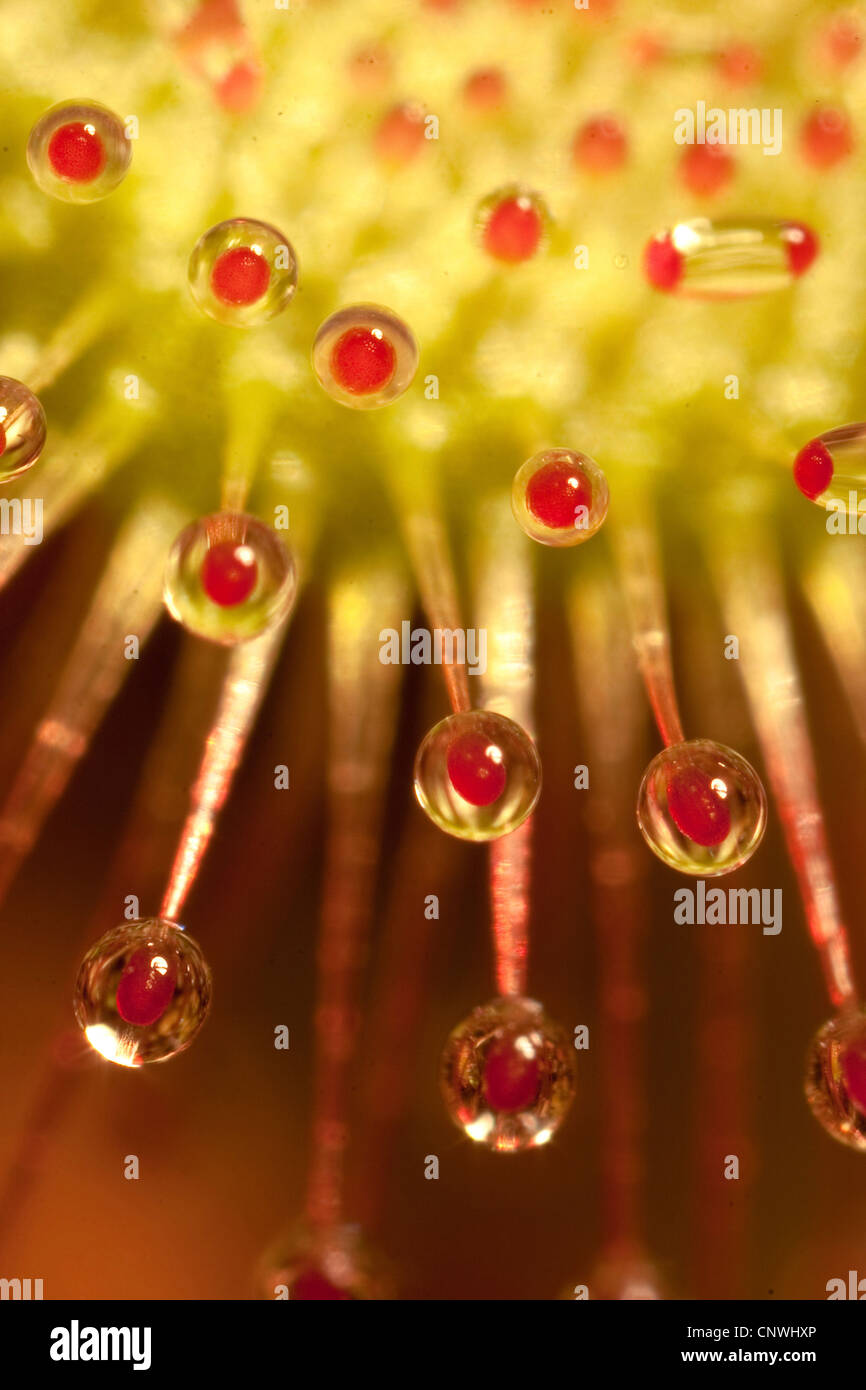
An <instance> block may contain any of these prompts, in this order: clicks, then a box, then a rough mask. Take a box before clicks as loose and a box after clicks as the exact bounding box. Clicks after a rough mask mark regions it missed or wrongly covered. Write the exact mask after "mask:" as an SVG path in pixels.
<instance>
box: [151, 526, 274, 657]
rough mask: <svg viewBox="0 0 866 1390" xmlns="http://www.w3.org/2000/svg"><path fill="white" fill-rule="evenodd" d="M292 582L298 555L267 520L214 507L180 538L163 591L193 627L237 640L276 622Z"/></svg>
mask: <svg viewBox="0 0 866 1390" xmlns="http://www.w3.org/2000/svg"><path fill="white" fill-rule="evenodd" d="M295 588H296V574H295V563H294V559H293V557H292V555H291V552H290V551H289V550H288V549H287V548H286V546H285V545H284V543H283V541H282V540H281V539H280V537H279V536H278V535H277V533H276V532H275V531H274V530H273V529H272V528H271V527H270V526H266V525H265V523H264V522H263V521H259V520H258V518H256V517H254V516H249V515H248V514H247V513H245V512H216V513H214V514H213V515H212V516H205V517H200V518H199V520H198V521H194V522H192V523H191V524H190V525H189V526H187V527H185V529H184V530H183V531H181V533H180V535H179V536H178V537H177V539H176V540H175V542H174V544H173V546H172V548H171V550H170V552H169V556H168V561H167V564H166V570H165V583H164V597H165V603H166V607H167V608H168V611H169V613H170V614H171V616H172V617H173V618H175V619H177V621H178V622H179V623H182V624H183V626H184V627H185V628H186V629H187V631H188V632H193V633H195V634H196V636H198V637H205V638H207V639H208V640H209V641H211V642H219V643H221V644H222V645H223V646H234V645H235V644H236V643H237V642H246V641H248V640H249V639H250V638H253V637H259V636H260V635H261V634H262V633H263V632H266V631H267V630H268V629H269V628H271V627H273V625H274V624H275V623H277V622H279V620H280V619H281V618H283V617H284V616H285V615H286V613H287V612H288V611H289V608H290V607H291V605H292V601H293V599H294V597H295Z"/></svg>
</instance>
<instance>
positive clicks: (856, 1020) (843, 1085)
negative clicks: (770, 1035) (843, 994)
mask: <svg viewBox="0 0 866 1390" xmlns="http://www.w3.org/2000/svg"><path fill="white" fill-rule="evenodd" d="M806 1099H807V1100H808V1102H809V1105H810V1107H811V1110H812V1113H813V1115H814V1116H815V1118H816V1119H817V1120H818V1122H819V1123H820V1124H822V1125H823V1126H824V1128H825V1129H826V1131H827V1133H828V1134H830V1135H832V1137H833V1138H834V1139H838V1141H839V1143H840V1144H846V1145H847V1146H848V1148H851V1149H859V1150H860V1151H861V1152H866V1009H863V1008H852V1009H850V1010H849V1011H847V1012H845V1013H843V1014H840V1015H839V1016H838V1017H837V1018H831V1019H830V1021H829V1022H828V1023H825V1024H824V1026H823V1028H819V1030H818V1032H817V1033H816V1034H815V1037H814V1038H813V1040H812V1044H811V1047H810V1049H809V1056H808V1060H807V1064H806Z"/></svg>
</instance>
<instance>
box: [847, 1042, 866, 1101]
mask: <svg viewBox="0 0 866 1390" xmlns="http://www.w3.org/2000/svg"><path fill="white" fill-rule="evenodd" d="M842 1079H843V1080H844V1082H845V1089H846V1091H847V1092H848V1095H849V1097H850V1099H851V1100H852V1101H853V1102H854V1104H855V1105H856V1106H857V1109H858V1110H862V1112H863V1113H864V1115H866V1039H861V1040H860V1041H859V1042H855V1043H852V1044H851V1045H850V1046H849V1047H846V1049H845V1051H844V1052H843V1054H842Z"/></svg>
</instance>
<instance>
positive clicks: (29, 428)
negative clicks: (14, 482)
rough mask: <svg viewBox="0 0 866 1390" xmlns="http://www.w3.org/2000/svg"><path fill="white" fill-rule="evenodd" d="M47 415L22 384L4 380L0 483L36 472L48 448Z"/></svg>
mask: <svg viewBox="0 0 866 1390" xmlns="http://www.w3.org/2000/svg"><path fill="white" fill-rule="evenodd" d="M45 435H46V425H45V411H44V410H43V409H42V405H41V403H40V401H39V400H38V398H37V397H36V396H34V394H33V392H32V391H31V390H29V389H28V387H26V386H25V385H24V383H23V382H21V381H16V380H15V378H14V377H11V376H0V483H8V482H9V480H10V478H17V477H18V476H19V474H21V473H26V472H27V469H28V468H32V467H33V465H34V463H35V462H36V460H37V459H38V458H39V455H40V454H41V453H42V450H43V448H44V447H45Z"/></svg>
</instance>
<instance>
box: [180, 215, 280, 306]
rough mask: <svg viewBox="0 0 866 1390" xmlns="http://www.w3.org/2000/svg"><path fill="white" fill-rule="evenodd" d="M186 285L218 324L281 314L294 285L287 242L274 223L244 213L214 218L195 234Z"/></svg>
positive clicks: (198, 303) (199, 304) (196, 300)
mask: <svg viewBox="0 0 866 1390" xmlns="http://www.w3.org/2000/svg"><path fill="white" fill-rule="evenodd" d="M188 274H189V287H190V290H191V291H192V297H193V299H194V300H195V302H196V304H197V305H198V307H199V308H200V309H201V310H202V311H203V313H205V314H208V315H209V316H210V317H211V318H212V319H216V320H217V322H218V323H226V324H231V325H233V326H234V327H236V328H254V327H256V326H257V325H258V324H261V323H267V321H268V320H269V319H272V318H273V317H274V316H275V315H276V314H279V313H281V312H282V310H283V309H285V307H286V305H287V304H288V303H289V302H290V300H291V299H292V296H293V295H294V293H295V290H296V288H297V284H298V262H297V258H296V256H295V252H294V250H293V248H292V245H291V243H290V242H289V241H288V240H287V239H286V237H284V236H283V234H282V232H280V231H278V230H277V228H276V227H271V226H270V225H269V224H268V223H267V222H256V221H254V220H253V219H252V218H249V217H233V218H231V219H230V220H229V221H228V222H218V223H217V225H216V226H215V227H211V228H210V229H209V230H208V231H206V232H205V233H204V235H203V236H201V237H199V239H198V241H197V242H196V244H195V246H194V248H193V252H192V255H191V256H190V259H189V272H188Z"/></svg>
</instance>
